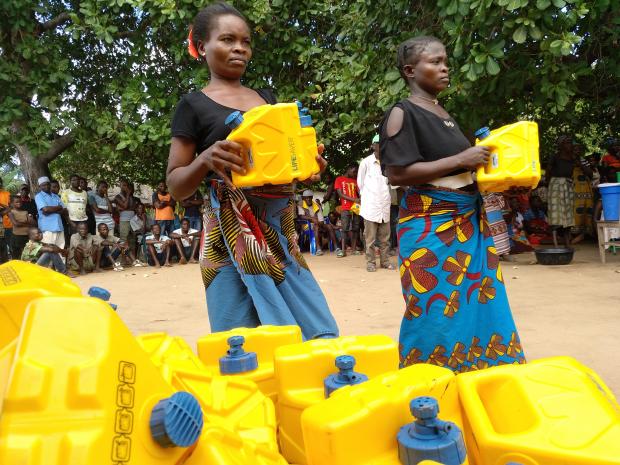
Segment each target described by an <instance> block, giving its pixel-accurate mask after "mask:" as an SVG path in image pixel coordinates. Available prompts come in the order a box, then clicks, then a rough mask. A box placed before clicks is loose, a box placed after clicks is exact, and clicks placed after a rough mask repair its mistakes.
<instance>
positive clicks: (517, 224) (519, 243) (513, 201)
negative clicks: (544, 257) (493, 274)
mask: <svg viewBox="0 0 620 465" xmlns="http://www.w3.org/2000/svg"><path fill="white" fill-rule="evenodd" d="M509 205H510V212H509V213H508V215H507V217H506V225H507V226H508V236H509V237H510V253H511V254H518V253H523V252H531V251H532V250H533V249H532V246H530V243H529V242H528V240H527V236H526V235H525V229H524V226H523V213H521V208H520V204H519V199H518V198H516V197H512V198H510V200H509Z"/></svg>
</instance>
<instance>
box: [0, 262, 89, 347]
mask: <svg viewBox="0 0 620 465" xmlns="http://www.w3.org/2000/svg"><path fill="white" fill-rule="evenodd" d="M81 295H82V291H81V290H80V288H79V286H78V285H77V284H75V283H74V282H72V281H71V279H70V278H69V277H68V276H65V275H62V274H60V273H56V272H55V271H52V270H50V269H49V268H44V267H42V266H39V265H35V264H33V263H28V262H22V261H19V260H13V261H10V262H8V263H5V264H3V265H0V348H2V347H4V346H5V345H7V344H8V343H9V342H11V341H12V340H13V339H15V338H16V337H17V336H18V335H19V330H20V328H21V325H22V320H23V318H24V313H25V311H26V307H27V306H28V304H29V303H30V302H31V301H33V300H34V299H37V298H39V297H45V296H64V297H80V296H81Z"/></svg>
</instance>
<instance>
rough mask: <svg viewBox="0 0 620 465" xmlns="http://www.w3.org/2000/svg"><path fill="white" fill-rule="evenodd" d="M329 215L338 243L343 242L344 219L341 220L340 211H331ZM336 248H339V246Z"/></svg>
mask: <svg viewBox="0 0 620 465" xmlns="http://www.w3.org/2000/svg"><path fill="white" fill-rule="evenodd" d="M327 217H328V218H329V224H331V225H332V228H333V230H334V235H335V236H336V244H340V243H341V242H342V221H341V220H340V213H338V212H337V211H335V210H334V211H333V212H329V215H327ZM336 250H339V248H338V249H336Z"/></svg>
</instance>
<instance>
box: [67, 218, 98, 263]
mask: <svg viewBox="0 0 620 465" xmlns="http://www.w3.org/2000/svg"><path fill="white" fill-rule="evenodd" d="M100 258H101V251H100V250H99V247H98V246H97V243H96V240H95V236H93V235H92V234H90V233H89V232H88V225H87V223H80V224H79V225H78V227H77V232H76V233H75V234H73V235H72V236H71V240H70V241H69V259H68V264H69V268H71V269H73V270H75V271H78V272H79V273H80V274H81V275H85V274H86V273H87V272H91V271H96V272H99V271H101V270H100V269H99V260H100Z"/></svg>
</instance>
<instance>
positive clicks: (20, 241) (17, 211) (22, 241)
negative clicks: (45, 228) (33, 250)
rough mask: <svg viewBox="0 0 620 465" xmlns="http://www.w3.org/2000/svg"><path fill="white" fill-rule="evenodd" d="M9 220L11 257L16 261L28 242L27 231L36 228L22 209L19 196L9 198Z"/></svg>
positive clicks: (29, 216)
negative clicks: (11, 225) (11, 229)
mask: <svg viewBox="0 0 620 465" xmlns="http://www.w3.org/2000/svg"><path fill="white" fill-rule="evenodd" d="M9 219H10V220H11V223H12V224H13V234H12V235H11V239H10V247H11V257H13V259H15V260H17V259H18V258H19V257H21V256H22V250H24V246H25V245H26V243H27V242H28V229H29V228H30V227H32V226H36V221H35V220H34V218H33V217H32V215H31V214H30V213H28V211H27V210H25V209H23V208H22V199H21V197H20V196H19V195H14V196H13V197H12V198H11V210H10V211H9Z"/></svg>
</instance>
